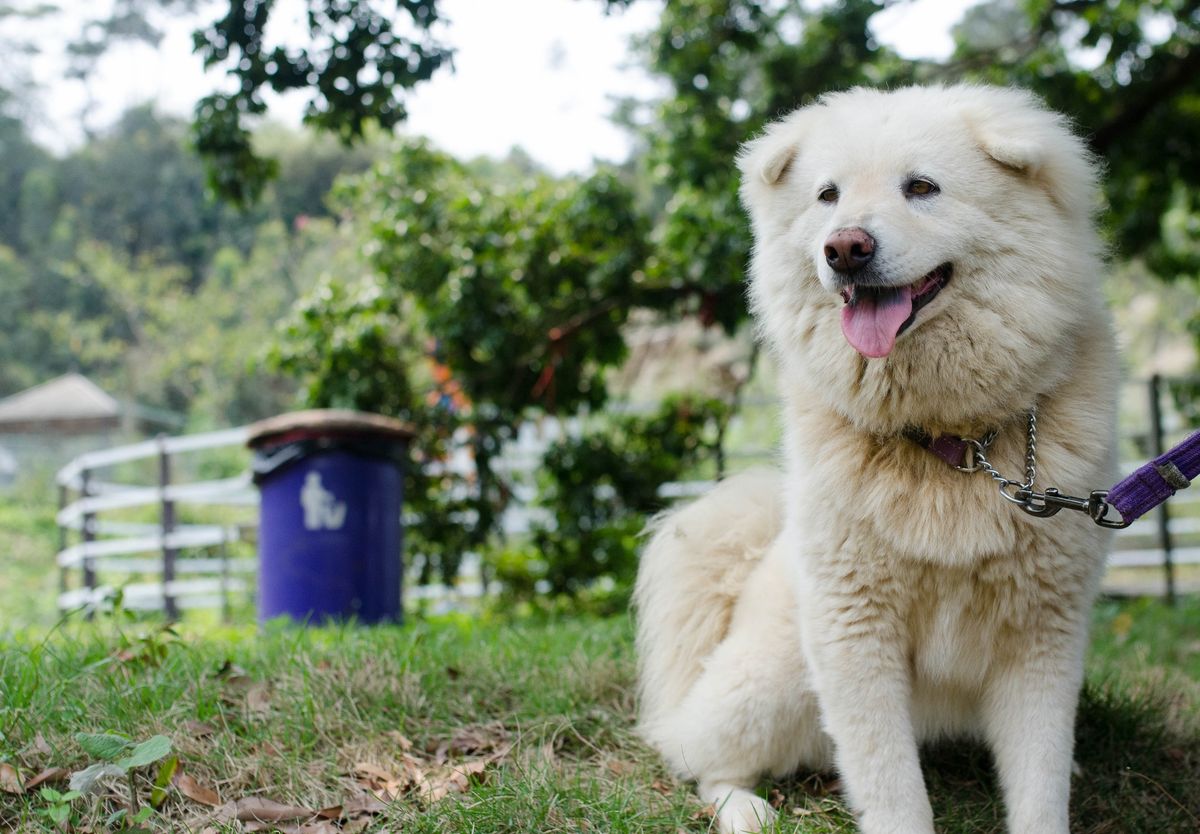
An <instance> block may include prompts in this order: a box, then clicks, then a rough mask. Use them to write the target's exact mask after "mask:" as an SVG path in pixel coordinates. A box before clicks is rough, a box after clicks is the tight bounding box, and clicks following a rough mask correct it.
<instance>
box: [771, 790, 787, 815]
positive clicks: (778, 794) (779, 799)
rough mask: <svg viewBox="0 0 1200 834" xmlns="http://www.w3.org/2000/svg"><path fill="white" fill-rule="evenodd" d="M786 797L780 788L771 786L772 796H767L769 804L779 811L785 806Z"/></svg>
mask: <svg viewBox="0 0 1200 834" xmlns="http://www.w3.org/2000/svg"><path fill="white" fill-rule="evenodd" d="M785 799H786V797H785V796H784V795H783V792H782V791H780V790H779V788H771V793H770V796H768V797H767V804H768V805H770V806H771V807H772V808H774V809H775V810H776V811H778V810H779V809H780V808H782V807H783V803H784V800H785Z"/></svg>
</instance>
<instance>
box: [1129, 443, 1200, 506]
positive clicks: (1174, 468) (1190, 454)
mask: <svg viewBox="0 0 1200 834" xmlns="http://www.w3.org/2000/svg"><path fill="white" fill-rule="evenodd" d="M1197 475H1200V431H1198V432H1196V433H1195V434H1193V435H1192V436H1191V437H1189V438H1188V439H1187V440H1185V441H1183V442H1182V443H1180V444H1179V445H1178V446H1176V447H1174V448H1173V449H1171V450H1170V451H1169V452H1167V453H1165V454H1163V455H1160V456H1159V457H1156V458H1155V459H1154V460H1152V461H1150V462H1149V463H1147V464H1146V465H1145V466H1142V467H1139V468H1138V469H1136V470H1135V471H1134V472H1133V474H1132V475H1130V476H1129V477H1128V478H1126V479H1125V480H1123V481H1121V482H1120V483H1119V484H1117V485H1116V486H1114V487H1113V488H1112V489H1110V490H1109V491H1108V503H1109V504H1112V505H1113V506H1114V507H1116V508H1117V512H1119V513H1120V514H1121V518H1123V519H1125V520H1126V521H1133V520H1134V519H1137V518H1140V517H1141V516H1143V515H1145V514H1146V513H1148V512H1150V511H1151V510H1152V509H1154V508H1155V507H1157V506H1158V505H1159V504H1161V503H1162V502H1163V501H1166V500H1167V499H1168V498H1170V497H1171V496H1172V495H1174V494H1175V491H1176V490H1180V489H1187V488H1188V487H1189V486H1190V485H1191V483H1192V479H1193V478H1195V477H1196V476H1197Z"/></svg>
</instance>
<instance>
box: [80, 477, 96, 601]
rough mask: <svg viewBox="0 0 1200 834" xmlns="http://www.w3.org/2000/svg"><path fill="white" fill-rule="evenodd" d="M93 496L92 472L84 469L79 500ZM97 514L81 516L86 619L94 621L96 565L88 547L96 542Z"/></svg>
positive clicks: (86, 513)
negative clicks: (88, 551)
mask: <svg viewBox="0 0 1200 834" xmlns="http://www.w3.org/2000/svg"><path fill="white" fill-rule="evenodd" d="M91 494H92V470H90V469H82V470H80V472H79V498H80V500H81V501H86V500H87V499H88V498H89V497H91ZM95 522H96V514H95V513H94V512H85V513H83V515H82V516H80V532H81V533H82V536H81V538H82V539H83V547H84V551H83V587H85V588H87V589H88V591H89V592H91V593H89V594H88V605H87V613H86V614H85V617H86V618H87V619H89V620H90V619H92V618H93V617H94V616H95V615H96V605H95V601H94V599H93V597H94V595H95V591H96V565H95V563H94V562H93V561H92V557H91V556H88V555H87V545H88V543H89V542H93V541H95V540H96V523H95Z"/></svg>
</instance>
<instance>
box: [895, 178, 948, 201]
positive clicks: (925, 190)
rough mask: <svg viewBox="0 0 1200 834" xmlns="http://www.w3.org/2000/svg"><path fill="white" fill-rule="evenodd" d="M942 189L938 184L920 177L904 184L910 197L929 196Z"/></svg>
mask: <svg viewBox="0 0 1200 834" xmlns="http://www.w3.org/2000/svg"><path fill="white" fill-rule="evenodd" d="M939 191H941V189H940V188H938V187H937V185H936V184H934V183H932V182H930V181H929V180H923V179H920V178H915V179H911V180H909V181H908V183H907V184H906V185H905V186H904V193H905V194H906V195H907V196H909V197H928V196H930V195H932V194H937V193H938V192H939Z"/></svg>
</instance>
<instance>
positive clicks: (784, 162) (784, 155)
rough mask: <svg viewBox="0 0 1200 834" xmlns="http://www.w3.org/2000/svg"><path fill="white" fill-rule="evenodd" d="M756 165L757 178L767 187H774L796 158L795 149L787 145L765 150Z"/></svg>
mask: <svg viewBox="0 0 1200 834" xmlns="http://www.w3.org/2000/svg"><path fill="white" fill-rule="evenodd" d="M765 151H766V152H765V153H763V154H762V155H761V156H762V158H761V159H760V160H759V162H758V165H757V166H756V167H757V168H758V177H759V179H761V180H762V181H763V182H764V183H766V184H767V185H775V184H776V183H777V182H779V181H780V180H781V179H783V175H784V174H785V173H787V169H788V166H790V165H791V164H792V160H793V159H795V158H796V147H795V146H794V145H792V144H789V143H784V144H780V145H777V147H774V148H767V149H765Z"/></svg>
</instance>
